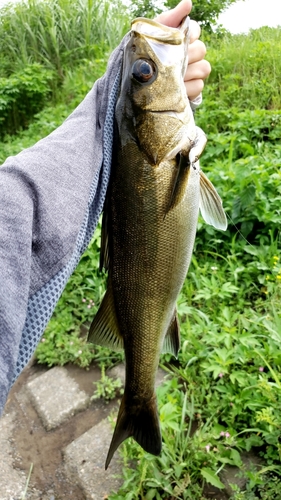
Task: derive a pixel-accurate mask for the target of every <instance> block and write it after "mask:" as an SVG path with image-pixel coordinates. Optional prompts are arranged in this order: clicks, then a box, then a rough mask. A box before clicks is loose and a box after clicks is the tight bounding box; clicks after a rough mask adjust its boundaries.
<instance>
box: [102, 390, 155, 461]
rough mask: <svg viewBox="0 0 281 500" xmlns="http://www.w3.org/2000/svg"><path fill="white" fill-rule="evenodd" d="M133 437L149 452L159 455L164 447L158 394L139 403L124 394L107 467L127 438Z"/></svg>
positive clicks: (107, 459)
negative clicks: (157, 399) (158, 408)
mask: <svg viewBox="0 0 281 500" xmlns="http://www.w3.org/2000/svg"><path fill="white" fill-rule="evenodd" d="M131 436H132V437H133V438H134V439H135V440H136V441H137V443H138V444H139V445H140V446H141V447H142V448H143V449H144V450H145V451H147V452H148V453H151V454H152V455H159V454H160V452H161V449H162V438H161V431H160V424H159V417H158V410H157V401H156V395H155V394H154V396H153V397H152V398H151V400H150V401H148V402H147V401H142V402H140V404H139V405H136V403H135V402H134V403H132V400H131V401H130V398H129V397H127V396H126V393H125V394H124V396H123V399H122V401H121V406H120V409H119V413H118V418H117V423H116V427H115V429H114V434H113V437H112V440H111V444H110V447H109V451H108V454H107V458H106V462H105V469H107V468H108V466H109V464H110V462H111V459H112V457H113V455H114V453H115V451H116V450H117V448H118V446H120V444H121V443H123V441H125V439H127V438H128V437H131Z"/></svg>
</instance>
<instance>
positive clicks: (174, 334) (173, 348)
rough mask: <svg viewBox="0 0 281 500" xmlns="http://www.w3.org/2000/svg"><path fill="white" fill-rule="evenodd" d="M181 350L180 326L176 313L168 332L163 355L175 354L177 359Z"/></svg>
mask: <svg viewBox="0 0 281 500" xmlns="http://www.w3.org/2000/svg"><path fill="white" fill-rule="evenodd" d="M179 348H180V325H179V320H178V317H177V312H176V311H175V314H174V316H173V319H172V321H171V323H170V326H169V328H168V330H167V333H166V337H165V339H164V343H163V347H162V354H163V353H165V352H169V353H170V354H173V355H174V356H175V357H177V356H178V352H179Z"/></svg>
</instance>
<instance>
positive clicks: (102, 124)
mask: <svg viewBox="0 0 281 500" xmlns="http://www.w3.org/2000/svg"><path fill="white" fill-rule="evenodd" d="M125 40H126V38H125ZM125 40H123V42H122V43H121V45H120V46H119V47H118V48H117V49H116V50H115V51H114V52H113V54H112V56H111V58H110V60H109V63H108V68H107V72H106V74H105V75H104V76H103V78H101V79H100V80H98V81H97V82H96V83H95V85H94V87H93V88H92V90H91V91H90V92H89V94H88V95H87V96H86V97H85V99H84V100H83V102H82V103H81V104H80V105H79V106H78V107H77V108H76V109H75V111H74V112H73V113H72V114H71V115H70V116H69V117H68V118H67V119H66V120H65V122H64V123H63V124H62V125H61V126H60V127H59V128H58V129H56V130H55V131H54V132H52V133H51V134H50V135H49V136H48V137H46V138H44V139H42V140H41V141H39V142H38V143H37V144H35V145H34V146H33V147H31V148H29V149H26V150H24V151H22V152H21V153H19V154H18V155H17V156H14V157H10V158H8V159H7V160H6V161H5V163H4V164H3V165H2V166H1V167H0V414H1V412H2V410H3V407H4V404H5V401H6V399H7V395H8V392H9V389H10V387H11V385H12V384H13V382H14V381H15V379H16V378H17V376H18V375H19V374H20V372H21V370H22V369H23V368H24V366H25V365H26V363H27V362H28V360H29V359H30V357H31V356H32V354H33V352H34V350H35V348H36V345H37V343H38V342H39V340H40V338H41V335H42V333H43V331H44V329H45V326H46V324H47V322H48V321H49V319H50V317H51V314H52V312H53V310H54V307H55V305H56V303H57V301H58V299H59V297H60V295H61V293H62V291H63V289H64V287H65V285H66V283H67V280H68V278H69V276H70V275H71V274H72V272H73V270H74V269H75V267H76V266H77V264H78V262H79V259H80V257H81V255H82V253H83V252H84V250H85V249H86V247H87V245H88V244H89V242H90V239H91V237H92V235H93V232H94V230H95V227H96V225H97V222H98V219H99V216H100V214H101V211H102V208H103V203H104V198H105V193H106V189H107V185H108V180H109V175H110V165H111V151H112V138H113V122H114V108H115V102H116V97H117V92H118V88H119V78H120V68H121V64H122V55H123V46H124V43H125Z"/></svg>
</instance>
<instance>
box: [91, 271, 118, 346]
mask: <svg viewBox="0 0 281 500" xmlns="http://www.w3.org/2000/svg"><path fill="white" fill-rule="evenodd" d="M88 342H91V343H92V344H98V345H101V346H104V347H109V348H110V349H113V350H115V351H120V350H122V349H123V347H124V343H123V337H122V334H121V332H120V329H119V325H118V320H117V316H116V312H115V305H114V300H113V293H112V286H111V284H110V280H109V281H108V288H107V291H106V294H105V296H104V298H103V300H102V303H101V305H100V308H99V310H98V312H97V314H96V316H95V318H94V320H93V322H92V324H91V326H90V331H89V335H88Z"/></svg>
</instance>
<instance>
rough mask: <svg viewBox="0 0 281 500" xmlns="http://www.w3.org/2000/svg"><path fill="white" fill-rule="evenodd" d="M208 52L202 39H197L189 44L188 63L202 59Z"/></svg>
mask: <svg viewBox="0 0 281 500" xmlns="http://www.w3.org/2000/svg"><path fill="white" fill-rule="evenodd" d="M206 52H207V49H206V45H205V44H204V43H203V42H201V40H195V42H193V43H191V44H190V45H189V46H188V64H192V63H195V62H198V61H202V60H203V59H204V57H205V55H206Z"/></svg>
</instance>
